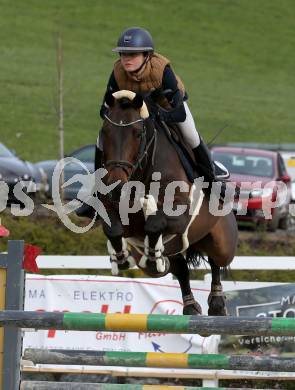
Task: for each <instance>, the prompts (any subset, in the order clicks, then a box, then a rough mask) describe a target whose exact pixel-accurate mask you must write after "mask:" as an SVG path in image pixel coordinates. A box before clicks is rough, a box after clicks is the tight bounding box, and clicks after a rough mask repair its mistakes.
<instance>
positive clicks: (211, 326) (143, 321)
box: [0, 310, 295, 336]
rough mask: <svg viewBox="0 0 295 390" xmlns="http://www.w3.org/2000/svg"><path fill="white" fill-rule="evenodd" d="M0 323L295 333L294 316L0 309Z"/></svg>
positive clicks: (98, 328) (70, 327)
mask: <svg viewBox="0 0 295 390" xmlns="http://www.w3.org/2000/svg"><path fill="white" fill-rule="evenodd" d="M0 326H10V327H18V328H34V329H56V330H77V331H110V332H165V333H181V334H185V333H186V334H201V335H202V336H209V335H212V334H222V335H245V336H246V335H248V336H251V335H255V336H259V335H261V336H295V318H266V317H258V318H257V317H207V316H195V315H191V316H183V315H161V314H149V315H146V314H102V313H98V314H97V313H51V312H32V311H28V312H25V311H9V310H7V311H2V312H0Z"/></svg>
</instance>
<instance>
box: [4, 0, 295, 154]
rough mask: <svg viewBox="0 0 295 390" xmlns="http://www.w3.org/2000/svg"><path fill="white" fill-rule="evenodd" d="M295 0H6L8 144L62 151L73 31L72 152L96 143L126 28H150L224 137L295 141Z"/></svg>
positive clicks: (202, 125) (203, 120)
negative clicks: (59, 72)
mask: <svg viewBox="0 0 295 390" xmlns="http://www.w3.org/2000/svg"><path fill="white" fill-rule="evenodd" d="M294 20H295V1H294V0H281V1H278V0H259V1H257V0H210V1H209V0H190V1H183V2H181V1H179V0H169V1H168V0H162V1H155V0H152V1H147V2H138V1H131V0H125V1H120V0H114V1H111V2H105V1H102V0H98V1H94V0H84V1H83V2H82V1H78V0H76V1H74V0H62V1H60V0H47V1H46V0H44V1H39V0H26V1H21V0H0V25H1V28H0V52H1V61H0V115H1V125H0V126H1V138H0V142H3V143H5V144H6V145H8V146H9V147H11V148H13V149H15V150H16V152H17V153H18V154H19V155H20V156H21V157H23V158H25V159H30V160H32V161H38V160H43V159H47V158H57V157H58V130H57V123H58V119H57V114H56V106H57V83H56V78H57V77H56V39H57V35H58V33H59V32H61V34H62V37H63V46H64V73H65V97H64V105H65V150H66V152H70V151H71V150H72V149H74V148H76V147H78V146H81V145H83V144H86V143H92V142H95V139H96V136H97V132H98V130H99V128H100V126H101V121H100V119H99V116H98V107H99V104H100V101H101V98H102V96H103V93H104V89H105V85H106V81H107V79H108V77H109V74H110V72H111V69H112V64H113V61H114V60H115V59H116V55H115V54H113V53H112V52H111V48H112V47H114V46H115V44H116V40H117V37H118V35H119V34H120V32H121V30H122V29H124V28H126V27H129V26H132V25H139V26H143V27H145V28H147V29H149V30H150V31H151V33H152V34H153V36H154V41H155V45H156V49H157V50H158V51H160V52H161V53H162V54H164V55H166V56H167V57H169V58H170V59H171V60H172V62H173V65H174V68H175V70H176V72H177V73H178V74H179V75H181V77H182V78H183V80H184V82H185V85H186V87H187V91H188V93H189V96H190V100H189V102H190V107H191V109H192V112H193V114H194V116H195V118H196V120H197V124H198V127H199V130H200V132H201V133H202V134H203V136H204V138H205V140H207V141H209V140H210V139H211V138H212V137H213V136H214V135H215V133H216V132H217V131H218V130H219V129H220V128H222V127H224V126H225V125H227V128H226V130H225V131H224V132H223V133H222V135H221V136H220V137H219V138H218V140H217V142H225V141H257V142H258V141H259V142H292V141H293V142H294V123H295V110H294V102H295V77H294V63H295V61H294V59H295V54H294V47H295V29H294Z"/></svg>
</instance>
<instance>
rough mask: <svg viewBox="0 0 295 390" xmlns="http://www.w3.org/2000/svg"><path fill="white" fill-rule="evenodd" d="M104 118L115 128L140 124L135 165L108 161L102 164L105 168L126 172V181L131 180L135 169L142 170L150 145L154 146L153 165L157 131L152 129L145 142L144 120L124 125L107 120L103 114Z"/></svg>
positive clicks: (123, 161)
mask: <svg viewBox="0 0 295 390" xmlns="http://www.w3.org/2000/svg"><path fill="white" fill-rule="evenodd" d="M104 118H105V119H106V120H107V121H108V122H109V123H111V124H112V125H114V126H117V127H128V126H132V125H134V124H136V123H142V131H141V135H140V144H139V149H138V154H137V157H136V160H135V163H134V164H132V163H131V162H129V161H127V160H108V161H105V162H104V166H105V168H108V167H110V168H111V169H113V168H121V169H123V170H124V171H125V172H126V174H127V176H128V180H130V179H132V177H133V175H134V174H135V172H136V171H137V169H138V168H140V169H142V168H143V166H142V162H143V160H144V159H147V157H148V151H149V149H150V147H151V145H152V144H154V147H153V152H152V165H154V159H155V152H156V146H157V130H156V128H155V127H154V132H153V136H152V137H151V138H150V140H148V141H147V137H146V122H145V119H143V118H139V119H136V120H135V121H132V122H127V123H124V122H123V121H120V122H119V123H118V122H114V121H113V120H112V119H111V118H109V117H108V116H107V114H104Z"/></svg>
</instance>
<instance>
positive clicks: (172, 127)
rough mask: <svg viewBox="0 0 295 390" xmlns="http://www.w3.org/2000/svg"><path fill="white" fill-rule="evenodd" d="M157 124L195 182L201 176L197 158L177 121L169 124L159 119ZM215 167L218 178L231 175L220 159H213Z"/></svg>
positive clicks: (225, 177)
mask: <svg viewBox="0 0 295 390" xmlns="http://www.w3.org/2000/svg"><path fill="white" fill-rule="evenodd" d="M157 126H158V127H160V128H161V130H164V132H165V134H166V136H167V138H168V140H169V141H170V142H171V144H172V145H173V147H174V149H175V150H176V152H177V154H178V157H179V159H180V162H181V164H182V166H183V169H184V171H185V173H186V175H187V177H188V179H189V181H190V182H191V183H193V182H194V179H195V178H196V177H198V176H199V174H198V172H197V171H196V167H197V164H196V160H195V157H194V154H193V151H192V149H191V147H190V145H188V144H187V143H186V142H185V140H184V138H183V135H182V132H181V130H180V128H179V127H178V125H177V124H176V123H174V124H170V123H169V124H167V123H166V122H163V121H157ZM213 164H214V168H215V175H216V179H218V180H227V179H229V177H230V174H229V172H228V170H227V168H226V167H225V166H224V165H223V164H222V163H221V162H220V161H213Z"/></svg>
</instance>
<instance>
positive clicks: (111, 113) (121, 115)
mask: <svg viewBox="0 0 295 390" xmlns="http://www.w3.org/2000/svg"><path fill="white" fill-rule="evenodd" d="M105 101H106V104H107V105H108V112H107V114H105V120H104V123H103V127H102V130H101V133H100V142H101V143H102V147H103V160H104V166H105V168H106V169H107V171H108V175H107V179H106V180H107V184H108V185H109V184H112V183H115V182H116V181H118V180H120V182H121V185H119V186H117V187H116V189H115V190H114V192H113V198H117V199H118V196H120V195H119V194H120V192H121V188H122V186H123V185H124V184H125V183H126V182H127V181H128V180H129V179H130V178H131V177H132V176H133V175H134V173H135V172H136V171H137V169H138V168H139V167H140V166H141V163H142V161H143V159H144V158H145V156H146V151H147V142H148V140H147V139H148V135H147V123H146V120H147V118H148V116H149V113H148V109H147V106H146V104H145V102H144V101H143V98H142V96H141V95H138V94H135V93H134V92H131V91H118V92H115V93H113V94H111V93H108V94H107V95H106V98H105ZM114 195H117V196H114Z"/></svg>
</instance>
